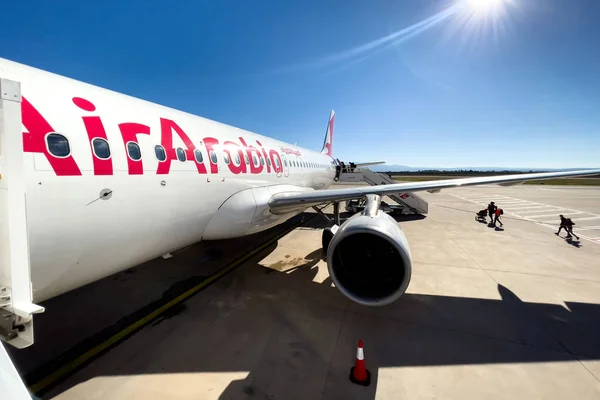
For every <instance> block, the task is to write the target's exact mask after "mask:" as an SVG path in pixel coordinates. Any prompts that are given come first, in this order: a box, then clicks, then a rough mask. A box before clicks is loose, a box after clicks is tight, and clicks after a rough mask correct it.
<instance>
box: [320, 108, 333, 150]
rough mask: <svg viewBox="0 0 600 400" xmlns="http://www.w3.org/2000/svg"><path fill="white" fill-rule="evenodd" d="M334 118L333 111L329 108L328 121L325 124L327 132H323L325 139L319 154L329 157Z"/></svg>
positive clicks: (331, 146)
mask: <svg viewBox="0 0 600 400" xmlns="http://www.w3.org/2000/svg"><path fill="white" fill-rule="evenodd" d="M334 120H335V111H333V110H331V114H329V123H328V124H327V132H325V141H324V142H323V149H321V154H326V155H328V156H329V157H333V150H332V148H333V123H334Z"/></svg>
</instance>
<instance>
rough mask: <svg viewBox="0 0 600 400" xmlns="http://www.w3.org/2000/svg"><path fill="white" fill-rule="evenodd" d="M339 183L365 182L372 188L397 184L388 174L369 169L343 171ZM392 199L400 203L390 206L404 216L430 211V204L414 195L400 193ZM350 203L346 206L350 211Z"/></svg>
mask: <svg viewBox="0 0 600 400" xmlns="http://www.w3.org/2000/svg"><path fill="white" fill-rule="evenodd" d="M338 182H344V183H350V182H365V183H368V184H369V185H371V186H376V185H390V184H394V183H398V182H396V181H395V180H394V179H393V178H392V177H390V176H389V175H388V174H384V173H378V172H375V171H372V170H370V169H368V168H348V167H344V168H342V169H341V171H340V174H339V178H338ZM388 197H389V198H390V199H392V200H393V201H395V202H396V203H398V205H397V206H390V208H392V209H394V210H395V211H401V212H402V213H404V214H427V212H428V211H429V205H428V203H427V202H426V201H425V200H424V199H422V198H421V197H419V196H417V195H416V194H414V193H411V192H406V193H398V194H391V195H388ZM348 208H349V203H348V202H347V204H346V209H347V210H348Z"/></svg>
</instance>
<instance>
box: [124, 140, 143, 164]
mask: <svg viewBox="0 0 600 400" xmlns="http://www.w3.org/2000/svg"><path fill="white" fill-rule="evenodd" d="M127 155H128V156H129V158H131V159H132V160H134V161H137V160H139V159H141V158H142V152H141V151H140V146H139V145H138V144H137V143H135V142H127Z"/></svg>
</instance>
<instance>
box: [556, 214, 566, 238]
mask: <svg viewBox="0 0 600 400" xmlns="http://www.w3.org/2000/svg"><path fill="white" fill-rule="evenodd" d="M559 217H560V226H559V227H558V232H555V233H554V234H555V235H558V236H560V231H562V230H563V229H564V230H565V231H566V232H567V234H569V229H567V219H566V218H565V216H564V215H562V214H560V215H559Z"/></svg>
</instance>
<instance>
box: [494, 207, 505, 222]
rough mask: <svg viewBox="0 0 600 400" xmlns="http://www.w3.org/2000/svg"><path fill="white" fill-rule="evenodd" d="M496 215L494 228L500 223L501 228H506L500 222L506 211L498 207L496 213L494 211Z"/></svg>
mask: <svg viewBox="0 0 600 400" xmlns="http://www.w3.org/2000/svg"><path fill="white" fill-rule="evenodd" d="M494 213H495V214H496V219H495V220H494V226H496V222H499V223H500V226H504V224H503V223H502V221H500V216H501V215H502V214H504V211H503V210H502V209H501V208H499V207H496V211H494Z"/></svg>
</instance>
